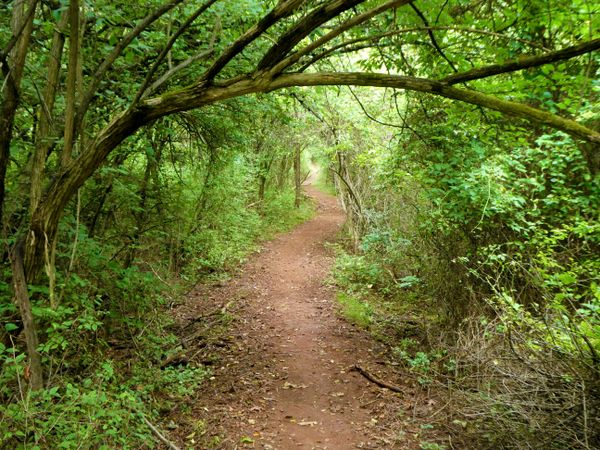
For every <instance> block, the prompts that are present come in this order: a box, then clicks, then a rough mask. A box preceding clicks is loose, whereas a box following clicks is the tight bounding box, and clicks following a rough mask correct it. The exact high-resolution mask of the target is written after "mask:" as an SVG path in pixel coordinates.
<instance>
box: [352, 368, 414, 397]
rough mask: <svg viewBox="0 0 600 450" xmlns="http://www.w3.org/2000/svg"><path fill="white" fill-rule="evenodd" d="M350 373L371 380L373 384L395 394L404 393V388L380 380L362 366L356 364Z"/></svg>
mask: <svg viewBox="0 0 600 450" xmlns="http://www.w3.org/2000/svg"><path fill="white" fill-rule="evenodd" d="M350 371H351V372H358V373H360V374H361V375H362V376H363V377H365V378H366V379H367V380H369V381H370V382H372V383H375V384H376V385H377V386H379V387H382V388H386V389H389V390H390V391H394V392H403V389H402V388H399V387H398V386H394V385H393V384H389V383H386V382H385V381H383V380H380V379H379V378H377V377H376V376H375V375H372V374H370V373H369V372H367V371H366V370H365V369H363V368H362V367H360V366H357V365H356V364H355V365H354V366H352V367H351V368H350Z"/></svg>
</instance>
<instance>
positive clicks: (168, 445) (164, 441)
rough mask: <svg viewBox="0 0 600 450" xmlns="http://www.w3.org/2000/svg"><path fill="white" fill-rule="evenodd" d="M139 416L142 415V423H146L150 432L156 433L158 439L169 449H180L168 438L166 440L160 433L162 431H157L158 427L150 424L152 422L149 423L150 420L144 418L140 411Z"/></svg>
mask: <svg viewBox="0 0 600 450" xmlns="http://www.w3.org/2000/svg"><path fill="white" fill-rule="evenodd" d="M140 416H141V417H142V420H143V421H144V423H145V424H146V425H148V428H150V430H152V432H153V433H154V434H155V435H156V437H157V438H158V439H160V440H161V442H162V443H163V444H165V445H166V446H167V447H169V448H170V449H171V450H181V449H180V448H179V447H177V446H176V445H175V444H173V443H172V442H171V441H170V440H168V439H167V438H166V437H164V436H163V435H162V433H161V432H160V431H158V429H157V428H156V427H155V426H154V425H152V423H150V421H149V420H148V419H146V416H144V415H143V414H141V413H140Z"/></svg>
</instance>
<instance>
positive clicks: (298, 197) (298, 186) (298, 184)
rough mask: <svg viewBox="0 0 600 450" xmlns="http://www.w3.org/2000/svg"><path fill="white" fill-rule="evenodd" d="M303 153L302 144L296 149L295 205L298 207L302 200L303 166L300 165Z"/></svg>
mask: <svg viewBox="0 0 600 450" xmlns="http://www.w3.org/2000/svg"><path fill="white" fill-rule="evenodd" d="M301 153H302V149H301V148H300V146H298V147H296V149H295V150H294V186H295V188H296V199H295V200H294V206H295V207H296V208H299V207H300V202H301V201H302V174H301V173H300V172H301V166H300V155H301Z"/></svg>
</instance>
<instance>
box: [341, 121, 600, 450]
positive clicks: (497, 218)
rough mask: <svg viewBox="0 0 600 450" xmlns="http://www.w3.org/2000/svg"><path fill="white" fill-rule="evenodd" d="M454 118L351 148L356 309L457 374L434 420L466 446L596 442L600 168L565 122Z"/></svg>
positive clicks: (407, 359)
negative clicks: (524, 124)
mask: <svg viewBox="0 0 600 450" xmlns="http://www.w3.org/2000/svg"><path fill="white" fill-rule="evenodd" d="M417 116H418V114H417ZM456 117H458V116H452V115H450V114H449V115H448V116H446V119H447V120H448V121H452V120H457V119H456ZM455 125H456V126H455V127H452V126H448V124H445V125H439V126H436V125H435V124H433V125H430V126H429V128H428V129H424V128H422V127H421V128H419V129H418V133H420V134H419V137H418V138H417V137H414V138H409V139H407V138H406V137H405V138H404V140H400V144H399V145H400V146H401V148H402V151H401V152H397V151H393V150H392V151H388V152H382V153H380V155H386V156H382V157H380V158H378V159H372V158H368V157H367V158H365V157H364V156H363V154H364V151H363V150H360V149H355V150H352V151H349V150H346V153H345V158H346V161H345V164H346V169H345V170H346V174H347V177H348V180H350V183H344V184H342V183H338V191H339V192H340V194H341V195H342V196H343V197H345V202H344V204H345V205H346V211H347V213H348V215H349V216H350V220H349V221H348V223H347V228H348V230H347V231H348V233H347V242H346V245H345V246H342V247H339V248H338V250H337V253H338V255H337V263H336V267H335V271H334V278H335V282H336V284H337V285H338V286H339V289H340V293H339V294H338V298H339V300H340V304H341V310H342V312H343V314H344V315H345V316H346V317H347V318H348V319H349V320H351V321H352V322H354V323H356V324H358V325H360V326H364V327H366V328H368V329H369V330H370V331H371V332H372V333H373V334H374V335H375V336H376V337H378V338H379V339H381V340H382V341H384V342H386V343H387V344H388V346H389V350H390V351H389V356H390V362H391V363H392V364H400V365H403V366H404V367H406V368H407V369H408V370H409V371H411V372H413V374H414V376H415V377H416V379H417V380H418V382H419V383H420V384H421V385H422V386H423V388H424V389H432V388H441V389H442V391H441V394H440V395H442V396H444V397H445V398H447V401H448V406H447V407H446V408H444V411H442V413H441V414H439V415H436V418H435V419H432V424H433V425H435V426H436V427H439V428H440V429H444V430H446V431H447V432H448V433H449V434H451V435H452V436H454V439H453V442H454V443H455V444H456V445H459V447H460V448H462V447H461V446H464V447H473V448H552V449H562V448H582V449H589V448H595V447H596V446H598V445H600V423H599V422H598V419H597V418H598V412H599V411H600V409H599V408H600V397H599V396H598V392H600V384H599V380H600V359H599V355H600V315H599V312H600V289H599V286H600V275H599V274H600V258H599V257H598V255H599V254H600V226H599V222H598V211H600V178H599V176H598V173H597V171H596V170H595V169H594V165H593V163H591V162H590V161H589V160H588V159H586V152H585V151H583V150H582V148H581V147H579V146H578V145H576V144H575V143H574V142H573V141H572V140H571V139H570V138H569V137H567V136H566V135H563V134H561V133H555V134H539V135H538V136H537V137H535V138H532V137H531V136H527V135H526V134H524V133H522V132H520V131H519V130H517V129H513V130H511V133H506V132H504V133H503V134H501V133H500V132H498V135H497V136H496V137H495V138H491V137H486V136H483V135H479V133H477V131H476V127H475V128H472V129H471V128H469V125H468V122H465V121H464V116H463V120H462V121H461V124H460V125H459V124H458V123H456V124H455ZM489 134H491V133H488V135H489ZM333 164H338V161H335V162H333ZM338 170H340V169H338ZM349 188H351V189H352V190H353V192H352V194H349V193H348V190H349ZM353 197H356V198H357V199H359V201H360V211H358V208H356V207H355V206H354V202H355V200H354V198H353ZM457 442H458V443H460V442H462V444H457ZM446 445H449V444H448V443H446Z"/></svg>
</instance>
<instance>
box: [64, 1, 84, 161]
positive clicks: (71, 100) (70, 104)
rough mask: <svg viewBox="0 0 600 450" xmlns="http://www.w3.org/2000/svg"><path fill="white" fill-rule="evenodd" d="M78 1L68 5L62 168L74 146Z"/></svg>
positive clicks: (70, 155)
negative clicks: (67, 59) (67, 61)
mask: <svg viewBox="0 0 600 450" xmlns="http://www.w3.org/2000/svg"><path fill="white" fill-rule="evenodd" d="M79 58H80V53H79V0H71V3H70V5H69V65H68V68H69V71H68V72H67V91H66V102H67V106H66V110H65V142H64V147H63V151H62V154H61V163H62V166H63V167H64V166H66V165H67V163H68V162H69V161H71V157H72V155H73V146H74V145H75V139H76V136H75V111H76V110H77V106H76V104H75V98H76V94H77V74H78V72H79Z"/></svg>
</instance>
